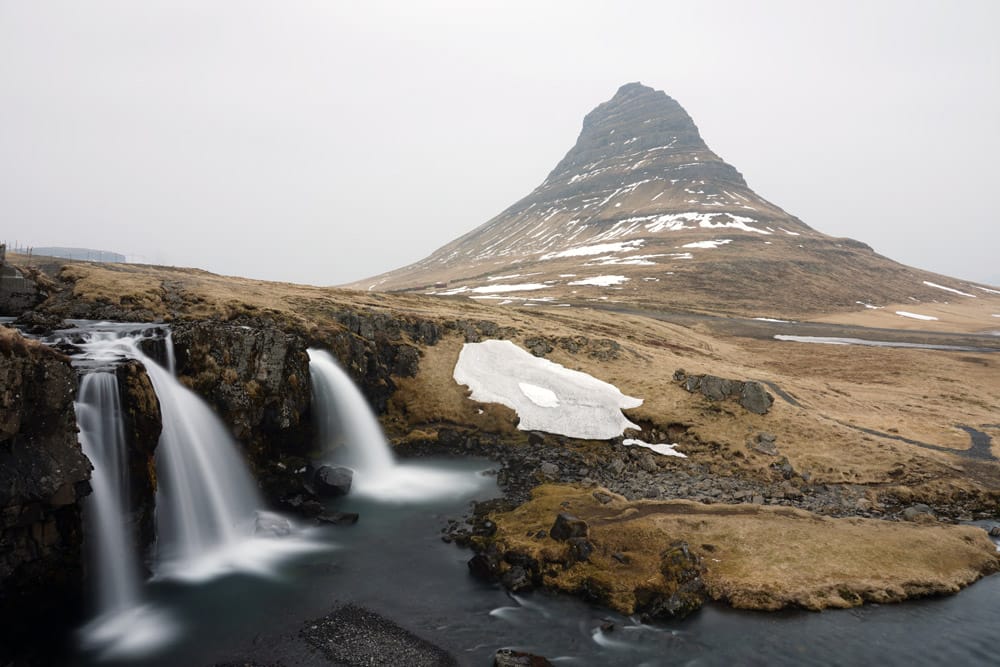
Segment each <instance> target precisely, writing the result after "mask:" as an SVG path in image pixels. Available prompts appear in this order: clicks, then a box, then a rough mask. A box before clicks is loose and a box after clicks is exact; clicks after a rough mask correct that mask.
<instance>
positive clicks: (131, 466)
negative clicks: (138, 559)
mask: <svg viewBox="0 0 1000 667" xmlns="http://www.w3.org/2000/svg"><path fill="white" fill-rule="evenodd" d="M115 374H116V376H117V378H118V387H119V391H120V393H121V402H122V413H123V414H122V417H123V419H124V426H125V439H126V442H128V478H129V482H130V485H129V501H130V502H129V507H130V508H131V517H130V521H131V523H132V527H133V530H132V534H133V535H135V536H136V539H137V540H138V542H139V544H138V545H137V546H138V548H139V550H140V551H141V550H145V549H147V548H148V547H149V546H150V545H151V544H152V543H153V540H154V539H155V536H156V533H155V516H154V515H155V510H156V461H155V455H156V445H157V443H158V442H159V440H160V432H161V431H162V430H163V420H162V417H161V413H160V401H159V399H158V398H157V397H156V390H154V389H153V383H152V382H151V381H150V379H149V376H148V375H147V374H146V369H145V368H144V367H143V365H142V364H141V363H140V362H138V361H135V360H129V361H126V362H124V363H122V364H121V365H119V366H118V367H117V368H116V369H115Z"/></svg>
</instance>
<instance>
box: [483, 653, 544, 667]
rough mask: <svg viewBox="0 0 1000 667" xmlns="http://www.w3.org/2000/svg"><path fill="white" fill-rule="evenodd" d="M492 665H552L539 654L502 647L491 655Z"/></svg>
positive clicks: (542, 666)
mask: <svg viewBox="0 0 1000 667" xmlns="http://www.w3.org/2000/svg"><path fill="white" fill-rule="evenodd" d="M493 667H552V663H551V662H549V661H548V659H546V658H543V657H542V656H540V655H535V654H533V653H525V652H523V651H515V650H514V649H511V648H502V649H500V650H499V651H497V652H496V655H494V656H493Z"/></svg>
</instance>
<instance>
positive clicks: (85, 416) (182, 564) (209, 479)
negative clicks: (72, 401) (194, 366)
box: [73, 323, 319, 658]
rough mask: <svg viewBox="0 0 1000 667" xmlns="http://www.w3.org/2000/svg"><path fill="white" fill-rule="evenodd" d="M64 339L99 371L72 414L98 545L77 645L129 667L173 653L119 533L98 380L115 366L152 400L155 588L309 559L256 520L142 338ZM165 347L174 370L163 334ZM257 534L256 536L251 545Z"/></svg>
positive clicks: (204, 422) (199, 415) (193, 408)
mask: <svg viewBox="0 0 1000 667" xmlns="http://www.w3.org/2000/svg"><path fill="white" fill-rule="evenodd" d="M73 334H74V337H75V338H74V340H76V341H77V342H78V344H79V346H80V348H81V349H82V350H83V351H84V355H83V356H82V357H79V358H77V360H76V362H75V363H76V364H77V365H78V366H79V367H80V368H97V369H98V370H95V371H92V372H90V373H87V374H86V375H84V377H83V380H82V383H81V395H80V402H79V403H78V405H77V414H78V419H79V421H80V428H81V440H82V442H83V446H84V451H85V453H86V454H87V455H88V456H89V457H90V459H91V461H92V462H93V463H94V472H93V481H92V485H93V487H94V494H93V495H94V497H93V502H92V505H93V508H92V509H93V512H88V519H89V521H88V524H89V525H92V526H93V528H94V532H95V534H96V536H97V540H96V542H97V546H96V549H97V550H96V554H95V555H96V556H97V558H96V561H95V563H96V565H95V569H96V570H97V576H98V582H97V584H98V586H97V588H98V597H99V606H100V611H101V613H100V614H99V615H98V617H97V618H95V619H94V620H93V621H91V622H90V623H88V624H87V626H85V627H84V628H83V629H82V630H81V635H82V637H83V641H84V645H85V646H88V647H90V648H92V649H95V650H99V651H100V652H101V654H102V655H104V656H109V657H117V658H122V657H137V656H141V655H144V654H146V653H148V652H149V651H153V650H156V649H157V648H158V647H160V646H162V645H163V644H165V643H167V642H169V641H171V639H172V638H173V637H174V636H175V635H176V634H177V633H178V632H179V627H178V625H177V624H176V622H174V620H173V619H172V618H171V617H170V616H169V615H168V614H166V613H165V612H163V611H162V610H159V609H156V608H154V607H153V606H151V605H149V604H143V602H142V595H141V589H140V587H139V571H138V565H137V560H136V558H137V557H136V555H135V554H134V552H133V550H132V540H131V539H130V537H129V535H128V533H127V531H126V530H125V528H124V526H125V513H126V511H127V493H128V491H127V489H128V480H127V478H126V477H125V475H127V465H126V460H125V456H126V453H125V448H126V446H127V445H126V442H125V438H124V433H123V427H122V425H121V421H120V414H121V407H120V398H119V395H118V387H117V382H116V378H115V376H114V375H113V374H112V373H110V372H106V370H105V371H102V370H100V369H106V368H107V367H109V366H112V365H113V364H115V363H117V362H119V361H120V360H121V359H123V358H129V359H136V360H138V361H140V362H141V363H142V364H143V366H144V367H145V369H146V373H147V375H148V376H149V379H150V381H151V382H152V385H153V389H154V390H155V392H156V395H157V398H158V399H159V403H160V412H161V417H162V422H163V431H162V432H161V434H160V440H159V444H158V446H157V450H156V469H157V481H158V488H157V492H156V532H157V543H156V546H157V559H156V561H155V563H154V571H155V573H156V576H157V577H163V578H167V577H169V578H177V579H183V580H187V581H201V580H204V579H208V578H212V577H214V576H217V575H220V574H226V573H230V572H246V573H253V574H263V575H266V574H270V572H271V569H270V566H271V565H272V564H273V563H274V562H275V561H277V560H279V559H281V558H283V557H285V556H288V555H291V554H294V553H301V552H304V551H311V550H315V549H317V548H319V547H318V545H317V544H315V543H313V542H311V541H308V540H303V539H300V538H299V537H298V534H299V531H296V530H295V529H294V527H293V526H292V525H291V524H290V523H289V522H288V521H286V520H285V519H283V518H281V517H278V516H275V515H270V514H268V513H265V512H260V511H259V509H258V508H260V507H262V505H263V503H262V502H261V499H260V497H259V495H258V493H257V489H256V486H255V484H254V482H253V479H252V478H251V477H250V474H249V471H248V470H247V467H246V464H245V463H244V462H243V460H242V459H241V457H240V455H239V452H238V450H237V448H236V443H235V442H234V440H233V439H232V437H231V436H230V435H229V433H228V432H227V431H226V429H225V427H224V426H223V425H222V422H221V421H220V420H219V419H218V417H216V416H215V414H214V413H213V412H212V411H211V410H210V409H209V408H208V406H207V405H206V404H205V403H203V402H202V401H201V399H199V398H198V397H197V395H195V394H194V392H192V391H191V390H189V389H187V388H186V387H184V386H183V385H182V384H181V383H180V382H178V381H177V379H176V378H175V377H174V376H173V373H172V372H170V371H168V370H167V369H164V368H163V367H162V366H160V365H159V364H158V363H156V362H155V361H154V360H153V359H151V358H150V357H149V356H147V355H146V354H145V353H144V352H143V351H142V349H141V348H140V346H139V342H140V341H141V340H142V338H143V334H141V333H136V332H135V331H134V327H125V326H122V325H112V324H108V323H101V324H98V325H91V326H90V327H84V328H81V329H79V330H75V331H74V332H73ZM80 338H82V339H83V341H84V342H82V343H79V339H80ZM166 344H167V354H166V359H167V363H168V364H169V365H170V366H171V367H172V366H173V363H174V362H173V360H174V351H173V345H172V340H171V338H170V336H169V334H168V336H167V338H166ZM258 529H260V530H262V532H263V533H264V534H262V535H256V534H255V533H256V532H257V530H258ZM268 532H269V533H270V535H268V534H267V533H268ZM279 534H280V535H281V536H282V537H281V538H280V539H278V538H276V536H277V535H279Z"/></svg>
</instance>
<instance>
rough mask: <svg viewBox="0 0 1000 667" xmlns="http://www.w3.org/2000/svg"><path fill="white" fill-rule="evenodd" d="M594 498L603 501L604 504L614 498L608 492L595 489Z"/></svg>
mask: <svg viewBox="0 0 1000 667" xmlns="http://www.w3.org/2000/svg"><path fill="white" fill-rule="evenodd" d="M594 500H596V501H597V502H599V503H601V504H602V505H607V504H608V503H610V502H611V501H612V500H614V498H612V497H611V496H610V495H608V494H607V493H604V492H603V491H594Z"/></svg>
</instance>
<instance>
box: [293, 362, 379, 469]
mask: <svg viewBox="0 0 1000 667" xmlns="http://www.w3.org/2000/svg"><path fill="white" fill-rule="evenodd" d="M309 371H310V375H311V376H312V389H313V400H314V401H315V403H316V405H317V407H318V408H319V409H318V410H317V411H316V419H317V421H318V426H319V434H320V438H322V441H323V443H324V444H332V443H333V442H335V441H336V440H337V439H338V438H340V439H341V440H342V442H343V444H344V445H345V448H344V453H343V456H344V460H343V463H344V464H345V465H347V466H349V467H351V468H354V469H355V471H356V472H359V473H361V474H364V475H366V476H376V477H377V476H381V475H385V474H387V473H388V472H389V471H391V470H392V468H393V467H395V465H396V462H395V461H394V460H393V456H392V451H391V450H390V449H389V443H387V442H386V440H385V436H384V435H382V427H381V426H380V425H379V423H378V420H377V419H375V415H373V414H372V411H371V408H370V407H368V402H367V401H366V400H365V397H364V395H363V394H362V393H361V392H360V391H359V390H358V388H357V386H356V385H355V384H354V381H353V380H351V377H350V376H349V375H348V374H347V373H345V372H344V370H343V369H342V368H341V367H340V365H339V364H337V362H336V361H334V359H333V356H332V355H331V354H330V353H329V352H326V351H324V350H309Z"/></svg>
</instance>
